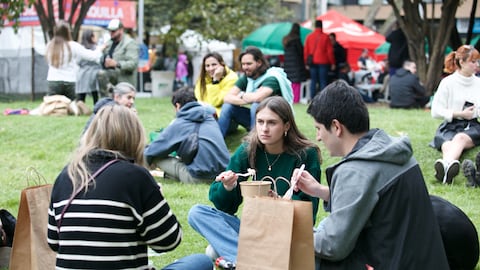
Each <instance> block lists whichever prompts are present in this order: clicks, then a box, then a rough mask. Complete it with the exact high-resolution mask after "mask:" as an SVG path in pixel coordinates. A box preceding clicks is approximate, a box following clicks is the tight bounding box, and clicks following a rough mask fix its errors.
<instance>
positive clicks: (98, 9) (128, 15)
mask: <svg viewBox="0 0 480 270" xmlns="http://www.w3.org/2000/svg"><path fill="white" fill-rule="evenodd" d="M47 1H48V0H43V1H42V3H43V7H44V10H46V11H47V10H48V8H47ZM64 3H65V8H64V10H65V19H68V17H69V16H70V13H71V8H72V1H71V0H66V1H65V2H64ZM52 4H53V12H54V13H55V18H56V19H58V1H52ZM25 5H27V4H25ZM136 5H137V3H136V2H134V1H118V0H97V1H96V2H95V3H94V4H93V5H92V6H91V7H90V9H89V10H88V12H87V16H85V19H84V20H83V24H85V25H96V26H101V27H104V26H107V25H108V22H109V21H110V20H111V19H115V18H118V19H120V20H121V21H122V23H123V25H124V26H125V27H126V28H136V26H137V9H136ZM79 11H80V7H79V8H77V10H76V13H75V16H74V21H75V18H76V17H77V16H78V15H77V14H78V12H79ZM18 20H19V22H20V26H35V25H40V21H39V19H38V15H37V12H36V10H35V7H34V6H33V5H32V6H31V7H26V8H25V10H24V11H23V12H22V14H21V15H20V17H19V19H18ZM11 25H13V22H6V24H5V26H11Z"/></svg>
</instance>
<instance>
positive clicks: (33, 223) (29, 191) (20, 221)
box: [8, 169, 56, 270]
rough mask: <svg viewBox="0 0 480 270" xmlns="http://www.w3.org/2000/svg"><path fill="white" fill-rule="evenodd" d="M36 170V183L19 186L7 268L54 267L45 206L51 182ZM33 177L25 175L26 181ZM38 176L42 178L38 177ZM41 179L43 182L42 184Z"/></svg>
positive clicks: (17, 269) (34, 269) (34, 268)
mask: <svg viewBox="0 0 480 270" xmlns="http://www.w3.org/2000/svg"><path fill="white" fill-rule="evenodd" d="M32 170H33V171H32V173H36V175H37V178H36V183H35V185H33V186H30V184H29V187H27V188H25V189H23V190H22V192H21V195H20V204H19V208H18V216H17V224H16V226H15V235H14V237H13V245H12V251H11V255H10V266H9V268H8V269H9V270H44V269H55V259H56V253H55V252H54V251H53V250H51V249H50V247H49V246H48V243H47V224H48V207H49V204H50V195H51V193H52V185H51V184H46V181H45V179H44V178H41V177H40V174H39V173H38V172H37V171H36V170H34V169H32ZM29 180H34V179H32V178H31V177H30V179H29V177H27V182H29ZM39 180H42V181H39ZM41 182H44V183H43V184H42V183H41Z"/></svg>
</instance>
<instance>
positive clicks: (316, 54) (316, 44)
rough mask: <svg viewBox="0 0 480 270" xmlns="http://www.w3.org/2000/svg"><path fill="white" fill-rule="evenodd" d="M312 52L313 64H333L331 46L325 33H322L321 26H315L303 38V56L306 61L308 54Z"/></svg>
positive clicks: (333, 58) (333, 57)
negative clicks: (313, 29)
mask: <svg viewBox="0 0 480 270" xmlns="http://www.w3.org/2000/svg"><path fill="white" fill-rule="evenodd" d="M310 54H313V63H314V64H330V65H333V64H335V56H334V54H333V46H332V43H331V42H330V39H329V37H328V35H327V34H325V33H323V31H322V29H321V28H315V31H313V32H312V33H311V34H309V35H308V36H307V38H306V39H305V46H304V48H303V57H304V59H303V60H304V61H305V63H307V57H308V55H310Z"/></svg>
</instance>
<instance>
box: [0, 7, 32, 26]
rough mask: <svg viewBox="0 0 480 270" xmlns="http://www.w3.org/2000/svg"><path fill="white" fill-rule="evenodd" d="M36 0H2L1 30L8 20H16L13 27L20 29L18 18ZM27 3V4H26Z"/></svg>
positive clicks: (0, 11)
mask: <svg viewBox="0 0 480 270" xmlns="http://www.w3.org/2000/svg"><path fill="white" fill-rule="evenodd" d="M33 1H34V0H28V1H27V3H25V1H23V0H13V1H12V0H0V7H1V8H0V30H1V28H2V27H3V26H4V25H5V24H6V23H8V22H14V24H13V29H14V30H15V32H16V31H17V30H18V26H19V21H18V18H19V17H20V15H21V14H22V12H23V11H24V9H25V8H26V7H27V6H28V7H30V6H31V5H32V3H33ZM25 4H26V5H25Z"/></svg>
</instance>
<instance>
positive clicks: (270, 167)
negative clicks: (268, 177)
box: [263, 150, 282, 172]
mask: <svg viewBox="0 0 480 270" xmlns="http://www.w3.org/2000/svg"><path fill="white" fill-rule="evenodd" d="M263 153H264V154H265V159H266V160H267V164H268V171H269V172H270V171H272V166H273V165H274V164H275V163H276V162H277V161H278V159H279V158H280V156H281V155H282V153H280V154H278V156H277V157H276V158H275V160H274V161H273V162H272V163H270V160H269V159H268V156H267V152H266V151H265V150H264V151H263Z"/></svg>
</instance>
